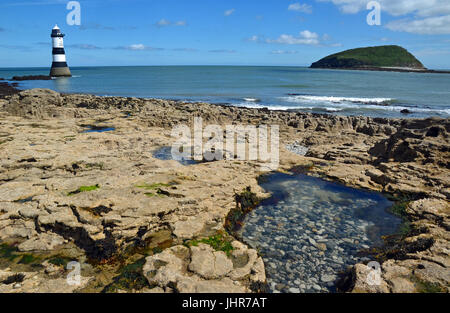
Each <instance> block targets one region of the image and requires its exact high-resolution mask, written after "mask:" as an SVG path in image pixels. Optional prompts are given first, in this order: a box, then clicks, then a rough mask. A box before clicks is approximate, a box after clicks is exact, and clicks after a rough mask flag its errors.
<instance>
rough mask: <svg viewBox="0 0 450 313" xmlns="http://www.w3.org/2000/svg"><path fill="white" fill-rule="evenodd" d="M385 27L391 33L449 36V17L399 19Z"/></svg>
mask: <svg viewBox="0 0 450 313" xmlns="http://www.w3.org/2000/svg"><path fill="white" fill-rule="evenodd" d="M386 27H387V28H388V29H390V30H393V31H401V32H408V33H415V34H424V35H432V34H450V15H446V16H437V17H427V18H424V19H416V20H413V19H401V20H396V21H393V22H390V23H388V24H387V25H386Z"/></svg>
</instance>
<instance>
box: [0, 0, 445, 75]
mask: <svg viewBox="0 0 450 313" xmlns="http://www.w3.org/2000/svg"><path fill="white" fill-rule="evenodd" d="M68 2H69V1H65V0H34V1H32V0H16V1H11V0H0V39H1V40H0V67H19V66H50V64H51V39H50V31H51V29H52V27H53V26H54V24H56V23H57V24H58V25H59V26H60V28H61V29H62V31H63V32H64V33H65V34H66V37H65V46H66V53H67V58H68V63H69V66H105V65H298V66H309V65H310V64H311V63H312V62H314V61H317V60H318V59H320V58H322V57H324V56H326V55H328V54H331V53H335V52H338V51H341V50H345V49H350V48H355V47H361V46H376V45H385V44H398V45H401V46H403V47H405V48H407V49H408V50H409V51H411V52H412V53H414V54H415V55H416V56H417V57H418V58H419V59H420V60H421V61H422V62H423V63H424V64H425V66H427V67H430V68H447V69H449V68H450V1H449V0H420V1H416V0H379V1H378V2H379V3H380V5H381V8H382V11H381V25H380V26H369V25H368V24H367V22H366V17H367V15H368V13H369V12H370V11H369V10H367V8H366V5H367V3H368V2H369V0H345V1H344V0H301V1H295V0H293V1H284V0H270V1H269V0H190V1H189V0H80V1H79V3H80V4H81V25H80V26H76V25H75V26H70V25H68V24H67V23H66V16H67V14H68V13H69V12H70V11H69V10H67V8H66V5H67V3H68Z"/></svg>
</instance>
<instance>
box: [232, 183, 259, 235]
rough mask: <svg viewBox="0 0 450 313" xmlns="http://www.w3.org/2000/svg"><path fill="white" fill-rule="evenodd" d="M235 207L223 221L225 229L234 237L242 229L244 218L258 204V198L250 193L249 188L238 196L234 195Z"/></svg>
mask: <svg viewBox="0 0 450 313" xmlns="http://www.w3.org/2000/svg"><path fill="white" fill-rule="evenodd" d="M234 200H235V202H236V206H235V208H234V209H232V210H231V211H230V212H229V213H228V215H227V217H226V219H225V225H224V227H225V229H226V230H227V231H228V232H229V233H231V234H234V235H236V232H237V231H238V230H239V229H240V228H241V227H242V222H243V220H244V218H245V216H246V215H247V214H248V213H249V212H251V211H252V210H253V209H254V208H256V206H257V205H258V204H259V201H260V200H259V198H258V197H257V196H256V194H255V193H253V192H252V191H251V188H250V187H247V188H245V189H244V191H243V192H242V193H240V194H235V195H234Z"/></svg>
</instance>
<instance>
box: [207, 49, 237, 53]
mask: <svg viewBox="0 0 450 313" xmlns="http://www.w3.org/2000/svg"><path fill="white" fill-rule="evenodd" d="M209 52H212V53H236V50H227V49H216V50H209Z"/></svg>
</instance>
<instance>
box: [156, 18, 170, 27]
mask: <svg viewBox="0 0 450 313" xmlns="http://www.w3.org/2000/svg"><path fill="white" fill-rule="evenodd" d="M169 25H170V21H168V20H166V19H165V18H163V19H160V20H159V21H158V22H156V26H159V27H164V26H169Z"/></svg>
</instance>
